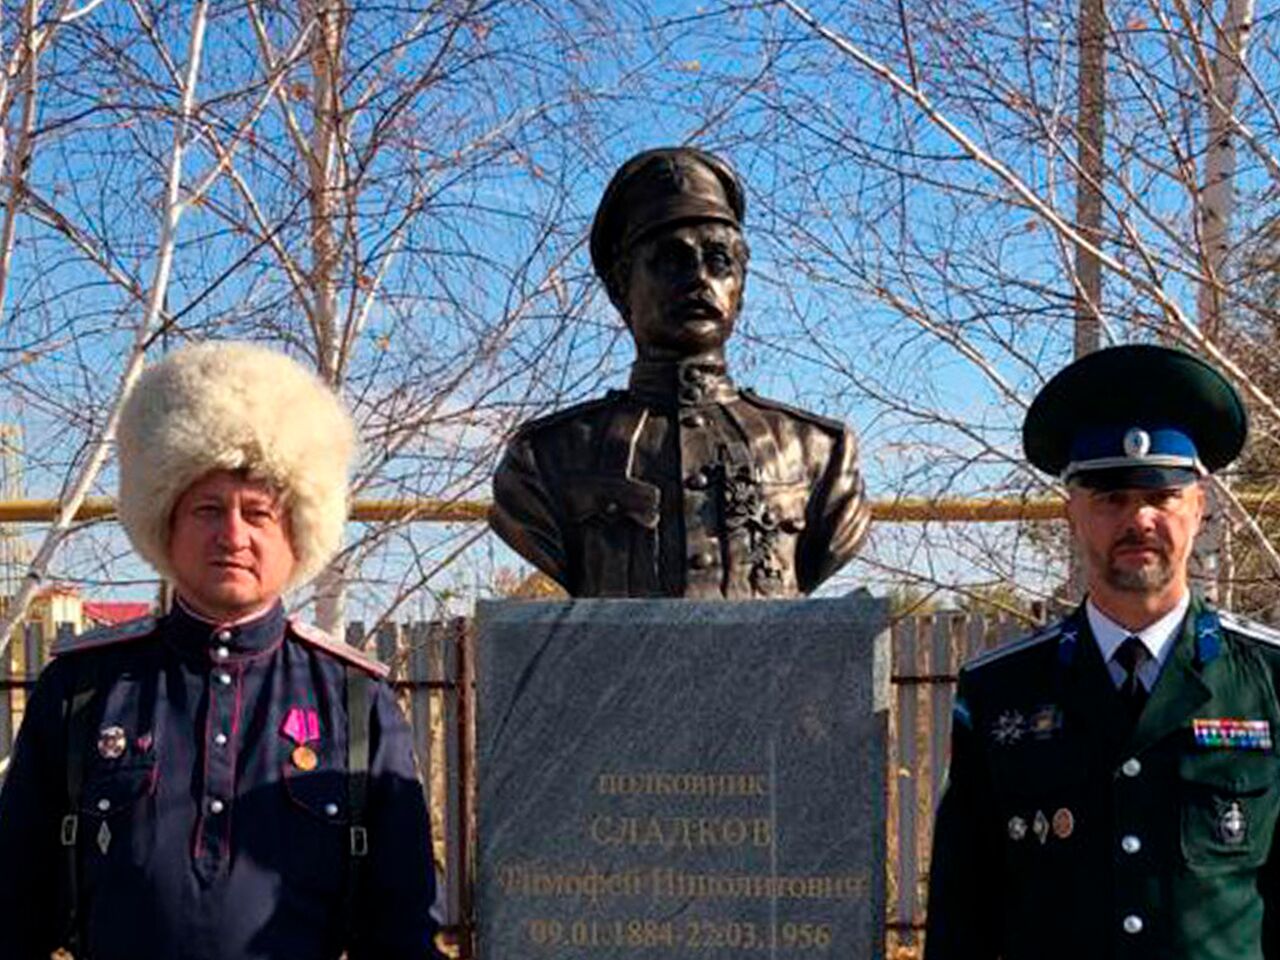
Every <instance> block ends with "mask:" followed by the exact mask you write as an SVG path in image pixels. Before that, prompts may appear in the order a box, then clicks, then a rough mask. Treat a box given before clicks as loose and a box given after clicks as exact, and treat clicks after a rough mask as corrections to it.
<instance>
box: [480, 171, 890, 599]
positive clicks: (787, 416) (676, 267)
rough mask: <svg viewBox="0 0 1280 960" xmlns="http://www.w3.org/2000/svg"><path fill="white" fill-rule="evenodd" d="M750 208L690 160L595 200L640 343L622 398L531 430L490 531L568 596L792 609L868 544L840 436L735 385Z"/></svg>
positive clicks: (721, 176)
mask: <svg viewBox="0 0 1280 960" xmlns="http://www.w3.org/2000/svg"><path fill="white" fill-rule="evenodd" d="M745 206H746V203H745V198H744V194H743V188H742V184H741V182H740V181H739V180H738V177H737V175H736V174H735V173H734V172H733V170H732V169H731V168H730V167H729V166H728V165H727V164H726V163H725V162H724V161H723V160H720V159H719V158H717V157H714V156H712V155H710V154H708V153H705V152H703V151H701V150H695V149H692V148H688V147H676V148H665V149H659V150H647V151H645V152H644V153H641V154H638V155H637V156H635V157H632V158H631V159H630V160H628V161H627V162H626V163H625V164H623V166H622V167H621V169H619V170H618V172H617V173H616V174H614V177H613V180H612V181H610V183H609V186H608V188H607V189H606V190H605V193H604V198H603V199H602V200H601V201H600V207H599V209H598V210H597V212H596V217H595V223H594V225H593V226H592V228H591V259H592V262H593V263H594V265H595V269H596V273H598V274H599V276H600V278H601V279H602V280H603V281H604V283H605V286H606V287H607V289H608V291H609V297H610V299H611V300H612V301H613V303H614V305H615V306H616V307H617V308H618V310H619V311H621V313H622V316H623V318H624V319H625V320H626V322H627V326H628V327H629V329H630V331H631V335H632V337H633V338H634V340H635V344H636V354H637V358H636V362H635V365H634V366H633V367H632V370H631V380H630V383H629V384H628V386H627V389H626V390H614V391H610V392H609V393H608V394H607V395H606V396H604V397H603V398H601V399H598V400H593V401H590V402H587V403H583V404H579V405H577V406H573V407H569V408H567V409H564V410H561V411H559V412H556V413H552V414H551V415H550V416H546V417H543V418H541V419H538V420H534V421H531V422H529V423H527V424H525V425H524V426H523V427H522V428H521V429H520V431H519V432H518V433H517V434H516V435H515V437H514V438H513V439H512V441H511V443H510V445H509V446H508V448H507V451H506V455H505V457H504V458H503V460H502V463H501V464H500V465H499V467H498V471H497V474H496V475H495V477H494V505H493V509H492V511H491V513H490V517H489V521H490V523H491V524H492V526H493V529H494V530H496V531H497V533H498V534H499V536H501V537H502V538H503V539H504V540H506V541H507V543H509V544H510V545H511V546H512V547H513V548H514V549H515V550H517V551H518V552H519V553H520V554H522V555H523V556H524V557H525V558H527V559H528V560H529V561H531V562H532V563H533V564H535V565H536V566H537V567H538V568H540V569H541V570H542V571H544V572H545V573H546V574H548V575H549V576H551V577H552V578H554V579H555V580H556V581H558V582H559V583H560V584H561V585H562V586H564V588H565V589H566V590H567V591H568V592H569V593H570V594H571V595H572V596H575V597H662V596H666V597H690V598H696V599H720V598H728V599H748V598H752V597H794V596H796V595H797V594H802V593H808V592H810V591H811V590H813V589H814V588H815V587H817V586H818V584H820V583H822V581H823V580H825V579H826V578H827V577H829V576H831V574H833V573H834V572H835V571H836V570H838V569H839V568H840V567H841V566H843V565H844V564H845V563H846V562H847V561H848V560H849V558H850V557H852V556H853V554H854V553H855V551H856V550H857V548H858V545H859V543H860V542H861V540H862V538H863V536H864V534H865V533H866V530H867V525H868V519H869V507H868V505H867V502H866V499H865V497H864V495H863V484H862V478H861V475H860V474H859V472H858V467H857V442H856V440H855V438H854V435H853V434H852V433H851V432H850V431H849V430H848V428H846V427H845V426H844V425H843V424H841V423H839V422H837V421H834V420H828V419H825V418H823V417H819V416H815V415H814V414H811V413H807V412H805V411H803V410H796V409H793V408H791V407H788V406H784V405H783V404H780V403H777V402H775V401H773V400H766V399H765V398H763V397H759V396H756V395H755V394H754V393H752V392H751V391H749V390H740V389H738V388H737V387H736V386H734V384H733V381H732V380H730V379H729V376H728V374H727V373H726V371H725V361H724V345H725V342H726V341H727V340H728V339H729V336H730V335H731V334H732V333H733V326H734V322H735V321H736V320H737V318H738V313H739V311H740V310H741V308H742V293H743V286H744V284H745V281H746V272H747V258H748V255H749V251H748V249H747V243H746V241H745V240H744V239H743V236H742V232H741V224H742V218H743V213H744V210H745Z"/></svg>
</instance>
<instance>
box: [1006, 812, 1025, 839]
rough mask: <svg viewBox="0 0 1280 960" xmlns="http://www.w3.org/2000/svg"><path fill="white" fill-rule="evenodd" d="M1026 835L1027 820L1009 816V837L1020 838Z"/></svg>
mask: <svg viewBox="0 0 1280 960" xmlns="http://www.w3.org/2000/svg"><path fill="white" fill-rule="evenodd" d="M1026 835H1027V821H1025V820H1023V819H1022V818H1021V817H1010V818H1009V839H1010V840H1021V839H1023V838H1024V837H1025V836H1026Z"/></svg>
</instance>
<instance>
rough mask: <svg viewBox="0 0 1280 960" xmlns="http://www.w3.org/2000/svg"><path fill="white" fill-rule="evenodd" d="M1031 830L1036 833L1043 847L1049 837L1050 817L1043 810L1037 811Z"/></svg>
mask: <svg viewBox="0 0 1280 960" xmlns="http://www.w3.org/2000/svg"><path fill="white" fill-rule="evenodd" d="M1031 832H1032V833H1034V834H1035V835H1036V839H1037V840H1039V841H1040V846H1042V847H1043V846H1044V844H1045V841H1046V840H1048V839H1049V818H1048V817H1046V816H1045V815H1044V811H1043V810H1037V811H1036V817H1035V819H1034V820H1032V821H1031Z"/></svg>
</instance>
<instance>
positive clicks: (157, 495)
mask: <svg viewBox="0 0 1280 960" xmlns="http://www.w3.org/2000/svg"><path fill="white" fill-rule="evenodd" d="M116 442H117V448H118V450H117V453H118V456H119V461H120V497H119V505H118V509H119V511H120V522H121V523H122V524H123V525H124V529H125V532H126V533H128V535H129V539H130V540H131V541H132V542H133V546H134V549H136V550H137V551H138V553H139V554H141V555H142V558H143V559H144V560H146V561H147V562H148V563H149V564H151V565H152V566H153V567H155V568H156V570H157V571H159V572H160V574H161V575H163V576H165V577H166V578H168V579H173V571H172V568H171V566H170V564H169V525H170V520H171V518H172V515H173V508H174V506H175V505H176V504H177V502H178V499H179V498H180V497H181V496H182V494H183V493H184V492H185V491H186V489H187V488H188V487H190V486H191V485H192V484H193V483H195V481H197V480H199V479H200V478H201V477H203V476H204V475H205V474H207V473H209V472H211V471H213V470H244V471H246V472H247V473H248V475H249V476H250V477H252V478H253V479H255V480H260V481H264V482H266V483H268V484H270V485H271V486H273V487H275V488H276V489H277V490H279V491H280V492H281V493H282V494H283V496H284V499H285V503H286V505H287V507H288V510H289V524H290V527H289V529H290V542H291V544H292V546H293V551H294V554H295V556H296V557H297V566H296V568H295V569H294V571H293V576H292V577H291V578H290V581H289V583H288V587H289V588H292V587H296V586H298V585H299V584H302V583H305V582H306V581H308V580H310V579H311V578H312V577H314V576H315V575H316V574H317V573H319V572H320V571H321V570H322V569H324V566H325V564H326V563H328V562H329V560H330V558H331V557H332V556H333V554H334V553H335V552H336V551H337V549H338V545H339V544H340V543H341V542H342V530H343V525H344V524H345V523H346V519H347V483H348V470H349V468H350V464H351V458H352V455H353V454H354V452H355V426H354V425H353V423H352V421H351V417H350V415H349V414H348V413H347V410H346V408H345V407H344V406H343V404H342V402H341V401H340V400H339V399H338V397H337V396H336V395H335V394H334V392H333V391H332V390H331V389H330V388H329V387H328V385H327V384H325V383H324V382H323V381H322V380H321V379H320V378H319V377H317V376H316V375H315V374H314V373H312V372H311V371H309V370H307V369H306V368H305V367H303V366H302V365H301V364H299V363H298V362H297V361H295V360H292V359H290V358H289V357H287V356H285V355H284V354H282V353H278V352H276V351H275V350H269V349H267V348H265V347H259V346H254V345H252V344H248V343H229V342H217V343H201V344H196V345H194V346H189V347H183V348H181V349H179V350H175V351H174V352H173V353H171V354H169V355H168V356H167V357H165V358H164V359H163V360H161V361H160V362H158V363H156V364H155V365H154V366H152V367H149V368H147V369H146V370H144V371H143V373H142V375H141V376H140V377H139V378H138V382H137V383H136V384H135V385H134V388H133V390H132V391H130V393H129V396H128V398H127V399H126V400H125V403H124V408H123V410H122V411H121V413H120V425H119V428H118V430H117V435H116Z"/></svg>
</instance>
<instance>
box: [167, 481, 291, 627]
mask: <svg viewBox="0 0 1280 960" xmlns="http://www.w3.org/2000/svg"><path fill="white" fill-rule="evenodd" d="M169 530H170V532H169V562H170V565H171V566H172V567H173V572H174V577H175V579H176V581H177V588H178V594H179V595H180V596H181V597H182V598H183V599H184V600H186V601H187V602H188V603H189V604H191V606H192V607H194V608H195V610H196V611H197V612H199V613H202V614H204V615H206V616H208V617H212V618H215V619H218V620H236V619H239V618H241V617H244V616H247V615H248V614H251V613H256V612H257V611H259V610H261V609H263V608H265V607H267V606H270V605H271V604H273V603H274V602H275V601H276V599H277V598H279V596H280V594H281V593H282V592H283V591H284V587H285V584H286V583H288V582H289V577H290V576H291V575H292V574H293V569H294V566H295V565H296V562H297V561H296V558H295V557H294V553H293V545H292V544H291V543H290V541H289V514H288V511H287V510H285V509H284V508H283V506H282V505H281V503H280V498H279V497H278V496H277V495H276V493H275V492H274V491H273V490H272V489H271V488H270V487H269V486H267V485H266V484H263V483H259V482H257V481H255V480H249V479H246V478H245V477H243V476H242V475H240V474H238V473H232V472H231V471H229V470H215V471H214V472H212V473H209V474H206V475H205V476H204V477H202V478H201V479H200V480H197V481H196V482H195V483H193V484H192V485H191V486H190V487H188V488H187V490H186V492H185V493H184V494H183V495H182V497H181V498H180V499H179V500H178V504H177V506H176V507H174V509H173V517H172V518H171V520H170V525H169Z"/></svg>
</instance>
